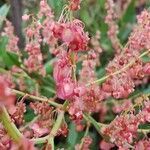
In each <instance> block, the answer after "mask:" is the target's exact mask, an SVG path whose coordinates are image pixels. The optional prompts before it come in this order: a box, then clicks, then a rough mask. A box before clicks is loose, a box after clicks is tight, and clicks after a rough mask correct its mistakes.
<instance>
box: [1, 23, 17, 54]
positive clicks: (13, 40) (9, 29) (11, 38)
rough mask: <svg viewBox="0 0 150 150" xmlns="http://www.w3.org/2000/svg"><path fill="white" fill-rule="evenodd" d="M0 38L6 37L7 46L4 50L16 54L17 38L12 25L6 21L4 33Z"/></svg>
mask: <svg viewBox="0 0 150 150" xmlns="http://www.w3.org/2000/svg"><path fill="white" fill-rule="evenodd" d="M2 36H7V37H8V44H7V47H6V49H7V50H9V51H13V52H18V51H19V48H18V45H17V44H18V41H19V39H18V37H17V36H16V35H15V34H14V27H13V26H12V23H11V22H10V21H8V20H6V26H5V28H4V32H3V33H2Z"/></svg>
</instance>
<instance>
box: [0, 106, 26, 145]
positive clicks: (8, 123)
mask: <svg viewBox="0 0 150 150" xmlns="http://www.w3.org/2000/svg"><path fill="white" fill-rule="evenodd" d="M0 120H1V122H2V124H3V126H4V128H5V130H6V131H7V133H8V135H9V136H10V137H11V138H12V139H13V140H14V141H15V142H20V139H21V138H22V137H23V135H22V134H21V133H20V131H19V130H18V129H17V127H16V126H15V124H14V123H13V121H12V120H11V118H10V116H9V114H8V113H7V110H6V108H5V107H4V106H1V107H0Z"/></svg>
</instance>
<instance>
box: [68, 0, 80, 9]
mask: <svg viewBox="0 0 150 150" xmlns="http://www.w3.org/2000/svg"><path fill="white" fill-rule="evenodd" d="M80 3H81V0H69V9H70V10H72V11H76V10H78V9H80Z"/></svg>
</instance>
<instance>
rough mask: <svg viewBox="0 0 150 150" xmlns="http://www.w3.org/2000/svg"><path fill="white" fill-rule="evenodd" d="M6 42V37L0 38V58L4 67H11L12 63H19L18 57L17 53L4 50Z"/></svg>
mask: <svg viewBox="0 0 150 150" xmlns="http://www.w3.org/2000/svg"><path fill="white" fill-rule="evenodd" d="M7 43H8V38H7V37H1V38H0V58H1V59H2V60H3V63H4V65H5V66H6V67H8V68H11V67H12V66H13V65H17V66H19V65H20V62H19V57H18V55H17V54H15V53H12V52H8V51H6V45H7Z"/></svg>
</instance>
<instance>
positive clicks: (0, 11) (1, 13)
mask: <svg viewBox="0 0 150 150" xmlns="http://www.w3.org/2000/svg"><path fill="white" fill-rule="evenodd" d="M9 9H10V6H8V5H7V4H4V5H3V6H1V7H0V28H1V27H2V24H3V21H4V18H5V17H6V16H7V14H8V12H9Z"/></svg>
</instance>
